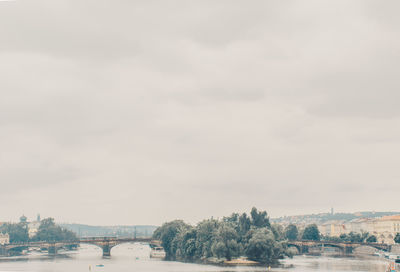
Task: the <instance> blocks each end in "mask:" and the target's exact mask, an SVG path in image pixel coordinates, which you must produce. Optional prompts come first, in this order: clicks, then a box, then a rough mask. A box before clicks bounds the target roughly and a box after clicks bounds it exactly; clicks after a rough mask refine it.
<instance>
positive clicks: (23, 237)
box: [0, 223, 29, 243]
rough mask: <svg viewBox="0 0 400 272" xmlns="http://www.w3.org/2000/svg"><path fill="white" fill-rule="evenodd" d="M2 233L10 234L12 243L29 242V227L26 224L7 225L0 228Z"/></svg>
mask: <svg viewBox="0 0 400 272" xmlns="http://www.w3.org/2000/svg"><path fill="white" fill-rule="evenodd" d="M0 232H1V233H8V235H9V236H10V243H22V242H27V241H28V240H29V234H28V227H27V225H26V224H25V223H15V224H14V223H6V224H3V225H2V226H1V227H0Z"/></svg>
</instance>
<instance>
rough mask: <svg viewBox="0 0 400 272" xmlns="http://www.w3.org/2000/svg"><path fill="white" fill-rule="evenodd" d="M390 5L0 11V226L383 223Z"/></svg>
mask: <svg viewBox="0 0 400 272" xmlns="http://www.w3.org/2000/svg"><path fill="white" fill-rule="evenodd" d="M398 8H400V2H397V1H391V0H389V1H387V2H386V3H385V5H381V4H379V3H378V2H376V1H369V0H367V1H365V0H355V1H351V2H349V1H344V0H339V1H334V2H332V1H327V0H310V1H284V2H283V1H280V2H274V1H257V0H256V1H254V2H251V3H249V2H245V1H219V2H215V1H201V2H200V1H198V2H196V1H194V2H192V1H190V2H188V1H167V2H161V3H160V2H156V1H121V2H118V3H116V2H115V1H113V2H111V1H105V2H101V3H100V2H98V1H94V0H89V1H77V0H60V1H56V2H55V1H50V0H39V1H7V2H1V4H0V25H1V26H3V27H0V95H1V99H0V112H1V114H0V186H1V187H0V207H2V208H1V209H0V211H1V212H0V217H1V218H5V219H7V218H9V219H12V218H16V219H18V218H19V216H21V215H22V214H26V216H28V217H30V218H34V217H35V215H36V213H37V212H38V211H39V212H40V213H41V214H42V216H44V217H45V216H52V217H56V220H57V221H58V222H82V223H85V224H91V225H104V224H107V222H114V223H115V224H117V225H132V224H150V225H161V224H162V223H163V222H166V221H170V220H173V219H176V218H181V219H184V220H185V221H187V222H190V223H196V222H198V221H200V220H202V219H204V218H209V217H211V216H214V217H221V216H224V215H229V214H230V213H232V212H249V211H250V209H251V208H252V207H257V208H258V209H259V210H266V211H267V212H268V214H269V216H270V217H278V216H281V215H295V214H308V213H317V212H324V211H329V210H330V209H331V207H334V208H335V210H337V211H344V212H351V211H360V210H377V211H386V210H388V211H390V210H392V209H393V207H397V204H398V192H399V191H400V182H399V178H400V170H399V167H398V154H400V127H399V125H398V124H399V121H400V120H399V119H400V105H399V101H400V92H399V87H400V82H399V80H398V70H399V63H400V62H399V59H400V52H399V50H398V48H399V45H400V38H399V37H398V35H397V33H398V31H399V29H400V18H399V17H398V15H397V13H396V11H397V10H398Z"/></svg>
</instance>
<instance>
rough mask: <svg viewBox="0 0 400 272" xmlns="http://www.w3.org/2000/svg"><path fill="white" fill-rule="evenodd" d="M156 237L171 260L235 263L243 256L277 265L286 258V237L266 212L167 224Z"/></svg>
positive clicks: (254, 211) (155, 233)
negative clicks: (235, 259) (195, 223)
mask: <svg viewBox="0 0 400 272" xmlns="http://www.w3.org/2000/svg"><path fill="white" fill-rule="evenodd" d="M153 237H154V238H155V239H159V240H161V243H162V246H163V247H164V249H165V252H166V254H167V259H169V260H180V261H191V262H196V261H201V260H203V259H205V258H210V257H214V258H219V259H226V260H231V259H232V258H235V257H239V256H247V257H248V258H249V259H252V260H256V261H259V262H262V263H273V262H276V260H277V259H278V258H281V257H283V255H284V254H286V245H285V242H284V240H285V234H284V231H283V230H282V228H281V227H280V226H278V225H272V226H271V224H270V222H269V218H268V215H267V213H266V212H265V211H258V210H257V209H256V208H253V209H252V210H251V213H250V216H248V215H247V214H246V213H243V214H238V213H233V214H231V215H230V216H227V217H223V218H222V220H216V219H213V218H212V219H207V220H203V221H201V222H200V223H198V224H197V225H196V226H190V225H188V224H186V223H184V222H183V221H181V220H175V221H172V222H168V223H165V224H163V225H162V226H161V227H159V228H158V229H156V231H155V232H154V235H153Z"/></svg>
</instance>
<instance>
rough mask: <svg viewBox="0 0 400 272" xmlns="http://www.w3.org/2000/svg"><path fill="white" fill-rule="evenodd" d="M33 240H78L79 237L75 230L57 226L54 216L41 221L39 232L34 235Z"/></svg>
mask: <svg viewBox="0 0 400 272" xmlns="http://www.w3.org/2000/svg"><path fill="white" fill-rule="evenodd" d="M32 240H33V241H46V242H58V241H74V240H77V237H76V234H75V233H74V232H72V231H70V230H66V229H63V228H61V227H60V226H57V225H56V224H55V223H54V219H53V218H46V219H43V220H42V221H41V222H40V226H39V229H38V232H37V233H36V235H35V236H34V237H32Z"/></svg>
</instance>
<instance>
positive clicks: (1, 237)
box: [0, 233, 10, 245]
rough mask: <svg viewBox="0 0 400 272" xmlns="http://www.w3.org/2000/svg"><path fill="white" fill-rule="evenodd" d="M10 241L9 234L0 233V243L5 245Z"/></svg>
mask: <svg viewBox="0 0 400 272" xmlns="http://www.w3.org/2000/svg"><path fill="white" fill-rule="evenodd" d="M9 243H10V236H9V235H8V233H6V234H4V233H0V245H7V244H9Z"/></svg>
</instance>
